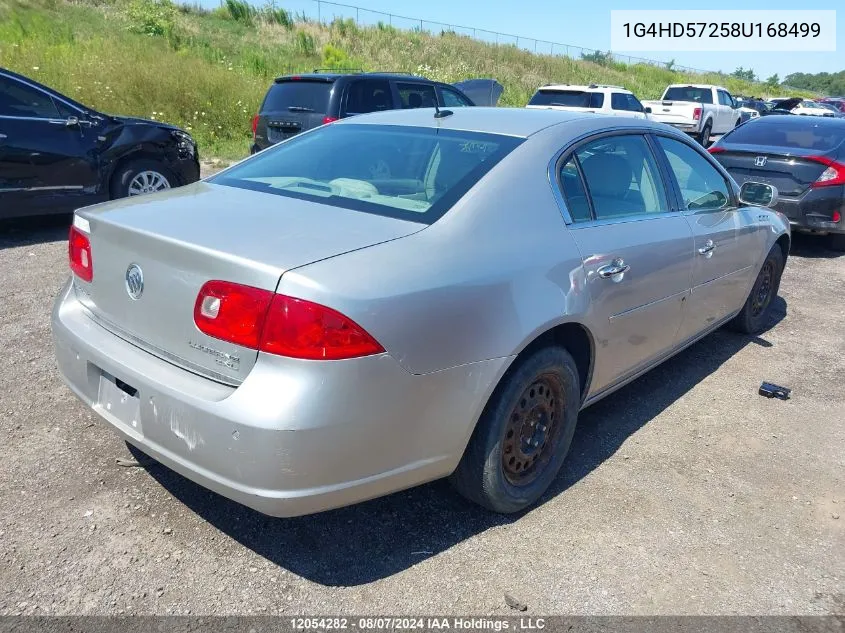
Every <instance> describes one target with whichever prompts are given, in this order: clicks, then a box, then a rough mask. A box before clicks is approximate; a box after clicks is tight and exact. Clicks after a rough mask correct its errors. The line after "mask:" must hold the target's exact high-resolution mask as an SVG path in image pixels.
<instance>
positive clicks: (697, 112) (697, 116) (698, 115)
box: [692, 108, 701, 121]
mask: <svg viewBox="0 0 845 633" xmlns="http://www.w3.org/2000/svg"><path fill="white" fill-rule="evenodd" d="M692 120H693V121H700V120H701V108H695V109H694V110H693V111H692Z"/></svg>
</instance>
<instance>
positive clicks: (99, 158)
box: [0, 68, 200, 219]
mask: <svg viewBox="0 0 845 633" xmlns="http://www.w3.org/2000/svg"><path fill="white" fill-rule="evenodd" d="M199 171H200V169H199V156H198V153H197V146H196V143H195V142H194V139H193V138H191V136H190V135H189V134H188V133H187V132H185V131H184V130H181V129H179V128H178V127H175V126H173V125H169V124H167V123H162V122H160V121H151V120H146V119H136V118H132V117H122V116H113V115H109V114H103V113H100V112H97V111H95V110H93V109H91V108H89V107H87V106H85V105H82V104H80V103H78V102H76V101H74V100H73V99H70V98H68V97H66V96H64V95H62V94H60V93H58V92H56V91H55V90H51V89H50V88H47V87H46V86H43V85H41V84H39V83H37V82H35V81H33V80H31V79H28V78H26V77H24V76H22V75H19V74H17V73H14V72H12V71H9V70H5V69H3V68H0V219H6V218H12V217H20V216H27V215H45V214H49V213H66V212H69V211H72V210H73V209H76V208H79V207H82V206H85V205H89V204H94V203H96V202H103V201H105V200H112V199H115V198H124V197H127V196H135V195H141V194H145V193H152V192H155V191H161V190H163V189H169V188H171V187H178V186H181V185H186V184H189V183H192V182H195V181H197V180H198V179H199Z"/></svg>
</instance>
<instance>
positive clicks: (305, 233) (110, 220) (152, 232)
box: [74, 182, 424, 384]
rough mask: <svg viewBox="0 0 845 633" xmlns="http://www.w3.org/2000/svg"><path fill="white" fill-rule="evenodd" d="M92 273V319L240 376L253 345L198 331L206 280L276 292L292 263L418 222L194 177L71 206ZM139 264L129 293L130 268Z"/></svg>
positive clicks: (230, 378) (208, 368)
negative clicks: (167, 187) (169, 186)
mask: <svg viewBox="0 0 845 633" xmlns="http://www.w3.org/2000/svg"><path fill="white" fill-rule="evenodd" d="M77 216H78V217H77V219H76V220H75V222H76V223H77V226H78V225H79V224H82V225H83V227H84V228H87V232H88V234H89V239H90V242H91V258H92V261H93V270H94V277H93V280H92V282H91V283H86V282H84V281H82V280H80V279H78V278H77V279H75V282H74V285H75V287H76V292H77V296H78V297H79V299H80V301H81V302H82V303H83V304H84V305H85V306H86V307H87V308H88V310H89V311H90V313H91V315H92V318H94V320H96V321H97V322H99V323H100V324H101V325H103V326H104V327H106V328H108V329H110V330H111V331H112V332H114V333H115V334H116V335H118V336H120V337H121V338H124V339H125V340H127V341H129V342H130V343H133V344H134V345H137V346H138V347H141V348H143V349H145V350H146V351H148V352H150V353H151V354H154V355H156V356H158V357H160V358H163V359H165V360H167V361H169V362H172V363H174V364H176V365H179V366H181V367H183V368H185V369H188V370H191V371H194V372H196V373H199V374H202V375H204V376H206V377H209V378H212V379H214V380H218V381H220V382H224V383H227V384H238V383H240V382H241V381H242V380H243V379H244V378H245V377H246V375H247V374H248V373H249V371H250V370H251V369H252V366H253V365H254V364H255V360H256V358H257V351H256V350H254V349H250V348H245V347H240V346H238V345H235V344H232V343H228V342H226V341H223V340H220V339H216V338H213V337H210V336H208V335H205V334H203V333H202V332H200V331H199V329H198V328H197V327H196V325H195V324H194V316H193V313H194V304H195V301H196V298H197V295H198V293H199V290H200V288H201V287H202V285H203V284H204V283H205V282H206V281H209V280H211V279H220V280H224V281H230V282H234V283H238V284H244V285H248V286H254V287H257V288H261V289H264V290H269V291H271V292H273V291H275V289H276V286H277V285H278V282H279V278H280V277H281V275H282V274H283V273H284V272H285V271H288V270H291V269H292V268H296V267H299V266H303V265H306V264H309V263H313V262H315V261H319V260H322V259H326V258H329V257H333V256H336V255H340V254H342V253H345V252H349V251H353V250H358V249H361V248H366V247H368V246H371V245H374V244H377V243H380V242H385V241H389V240H393V239H397V238H400V237H403V236H405V235H410V234H411V233H415V232H417V231H419V230H421V229H422V228H424V225H421V224H418V223H414V222H407V221H402V220H396V219H393V218H387V217H382V216H377V215H373V214H368V213H360V212H356V211H352V210H349V209H342V208H338V207H333V206H330V205H325V204H319V203H316V202H310V201H305V200H298V199H293V198H287V197H280V196H275V195H270V194H265V193H261V192H255V191H248V190H244V189H238V188H234V187H227V186H223V185H213V184H209V183H202V182H201V183H197V184H195V185H190V186H188V187H182V188H179V189H174V190H171V191H169V192H166V193H165V194H154V195H151V196H145V197H144V198H140V199H124V200H117V201H113V202H109V203H105V204H103V205H98V206H95V207H90V208H88V209H84V210H81V211H79V212H78V213H77ZM132 267H137V268H138V269H140V271H141V275H142V279H143V282H142V285H143V288H142V289H141V291H140V293H138V292H136V293H135V294H136V295H137V296H135V297H134V298H133V295H132V293H131V292H130V290H131V289H132V288H130V286H131V285H132V284H133V283H134V285H135V286H136V288H137V285H138V279H137V271H132V272H133V275H134V276H135V279H134V280H132V281H130V280H129V279H128V277H129V273H130V268H132Z"/></svg>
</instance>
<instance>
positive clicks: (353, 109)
mask: <svg viewBox="0 0 845 633" xmlns="http://www.w3.org/2000/svg"><path fill="white" fill-rule="evenodd" d="M392 109H393V96H392V95H391V94H390V82H389V81H387V80H386V79H359V80H358V81H353V82H352V83H351V84H350V85H349V88H348V91H347V95H346V112H345V113H346V114H364V113H366V112H381V111H382V110H392Z"/></svg>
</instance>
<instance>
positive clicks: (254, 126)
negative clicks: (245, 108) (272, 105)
mask: <svg viewBox="0 0 845 633" xmlns="http://www.w3.org/2000/svg"><path fill="white" fill-rule="evenodd" d="M257 131H258V115H257V114H256V115H254V116H253V117H252V135H253V136H255V133H256V132H257Z"/></svg>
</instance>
